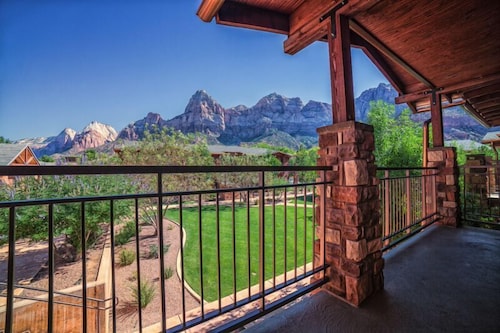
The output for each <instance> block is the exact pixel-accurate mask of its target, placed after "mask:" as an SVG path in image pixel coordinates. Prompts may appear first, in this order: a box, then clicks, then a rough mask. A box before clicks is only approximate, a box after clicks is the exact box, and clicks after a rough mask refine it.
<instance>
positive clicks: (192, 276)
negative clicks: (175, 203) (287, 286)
mask: <svg viewBox="0 0 500 333" xmlns="http://www.w3.org/2000/svg"><path fill="white" fill-rule="evenodd" d="M249 212H250V214H249V219H248V218H247V209H246V207H245V206H240V207H236V209H235V212H234V215H235V218H234V221H235V222H234V234H235V246H234V247H233V218H232V215H233V214H232V208H231V207H230V206H220V209H219V239H220V243H219V244H220V271H221V273H220V276H221V279H220V280H221V281H220V282H221V295H219V292H218V283H217V281H218V269H217V261H218V258H217V223H216V220H217V219H216V208H215V206H205V207H203V208H202V214H201V216H202V218H201V221H202V222H201V229H202V247H201V251H202V253H203V258H202V259H203V286H204V295H203V296H204V298H205V300H207V301H213V300H216V299H217V298H218V297H219V296H220V297H224V296H227V295H229V294H232V293H233V286H234V283H235V281H234V277H233V259H234V258H233V248H234V252H235V256H234V257H235V261H236V290H237V291H238V290H242V289H245V288H247V287H248V286H249V281H248V276H249V274H248V270H249V267H248V262H250V285H255V284H257V283H258V282H259V208H258V207H251V208H250V211H249ZM286 215H287V216H286V247H287V249H286V257H287V263H286V265H287V271H289V270H292V269H293V268H294V265H295V262H297V266H303V265H304V263H307V262H311V260H312V257H313V245H312V243H313V237H314V229H313V221H312V209H311V208H307V209H306V211H305V212H304V207H303V206H302V207H297V210H295V208H294V207H287V209H286ZM304 215H306V216H305V220H306V221H305V223H304ZM198 216H199V213H198V208H197V207H195V208H184V209H183V211H182V220H183V227H184V228H185V230H186V233H187V240H186V245H185V250H184V269H185V274H186V276H185V278H186V280H187V281H188V283H189V284H190V285H191V287H192V288H193V289H194V290H195V291H196V292H197V293H198V294H201V283H200V276H201V273H200V272H201V269H200V267H201V265H200V255H199V253H200V242H199V235H200V230H199V229H200V222H199V218H198ZM264 216H265V239H264V243H265V259H264V262H265V278H266V280H267V279H270V278H272V276H273V270H274V269H275V270H276V275H280V274H283V272H284V267H285V259H284V258H285V256H284V252H285V223H284V221H285V209H284V207H283V206H276V207H275V211H274V214H273V207H270V206H269V207H266V208H265V214H264ZM273 216H274V218H273ZM167 217H168V218H169V219H171V220H173V221H177V222H179V221H180V219H179V210H178V209H169V210H168V212H167ZM273 220H274V221H275V228H273ZM304 224H305V230H304ZM295 228H296V229H297V233H296V234H295ZM274 229H275V235H276V236H275V237H276V243H275V244H276V246H275V248H276V253H275V254H274V253H273V243H274V232H273V231H274ZM304 237H305V242H306V244H305V245H306V246H305V247H304ZM295 238H296V241H297V249H296V250H297V251H295ZM248 239H249V244H250V248H249V247H248ZM304 249H306V252H304ZM248 251H250V260H249V259H248ZM295 253H296V254H295ZM274 257H276V264H275V265H274Z"/></svg>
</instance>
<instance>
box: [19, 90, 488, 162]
mask: <svg viewBox="0 0 500 333" xmlns="http://www.w3.org/2000/svg"><path fill="white" fill-rule="evenodd" d="M396 96H397V92H396V91H395V90H394V89H393V88H392V87H391V86H390V85H388V84H383V83H381V84H379V86H378V87H376V88H372V89H368V90H366V91H364V92H363V93H362V94H361V95H360V96H359V97H358V98H356V100H355V108H356V119H357V120H358V121H361V122H367V120H368V112H369V110H370V103H371V102H373V101H377V100H382V101H384V102H386V103H391V104H393V103H394V98H395V97H396ZM405 107H406V105H397V106H396V111H397V112H396V113H397V114H399V113H400V112H401V111H402V110H403V109H404V108H405ZM428 117H429V113H424V114H418V115H412V119H413V120H414V121H416V122H423V121H424V120H425V119H427V118H428ZM443 118H444V119H443V121H444V128H445V140H448V141H449V140H473V141H480V140H481V138H482V137H483V136H484V135H485V134H486V132H487V130H486V128H484V127H483V126H481V125H480V124H479V123H478V122H476V121H475V120H474V119H473V118H472V117H470V116H469V115H468V114H467V113H466V112H465V111H464V110H462V109H461V108H459V107H455V108H450V109H446V110H445V111H444V114H443ZM331 123H332V112H331V105H330V104H328V103H323V102H317V101H309V102H307V103H305V104H304V102H303V101H302V100H301V99H300V98H298V97H293V98H289V97H285V96H282V95H280V94H277V93H272V94H269V95H267V96H264V97H263V98H261V99H260V100H259V101H258V102H257V103H256V104H255V105H254V106H251V107H247V106H244V105H238V106H235V107H231V108H224V107H223V106H221V105H220V104H219V103H218V102H217V101H216V100H215V99H214V98H212V97H211V96H209V95H208V93H207V92H206V91H204V90H199V91H197V92H195V94H194V95H193V96H192V97H191V99H190V100H189V102H188V103H187V106H186V108H185V110H184V112H183V113H182V114H180V115H178V116H176V117H174V118H172V119H170V120H165V119H163V118H162V117H161V115H159V114H157V113H149V114H147V115H146V117H144V118H143V119H140V120H137V121H134V122H132V123H130V124H129V125H128V126H126V127H125V128H124V129H122V130H121V131H120V133H117V132H116V131H115V130H114V129H113V128H112V127H111V126H109V125H104V124H101V123H98V122H92V123H91V124H89V125H88V126H87V127H85V128H84V129H83V130H82V131H81V132H79V133H77V132H76V131H74V130H72V129H65V130H63V131H62V132H61V133H60V134H59V135H57V136H54V137H50V138H48V139H45V138H37V139H26V140H22V142H23V143H31V144H32V146H33V147H34V148H35V152H36V154H37V155H38V156H43V155H51V154H55V153H69V154H71V153H77V152H79V151H83V150H86V149H89V148H96V147H100V146H102V145H104V144H107V145H108V146H109V145H110V144H112V143H113V142H114V141H115V139H117V138H118V139H120V140H139V139H141V138H143V137H144V133H145V131H156V130H159V129H161V128H164V127H171V128H174V129H177V130H179V131H181V132H183V133H203V134H205V135H206V136H207V138H208V141H209V143H211V144H224V145H238V144H240V143H254V142H265V143H269V144H271V145H275V146H286V147H290V148H292V149H297V148H299V147H300V146H301V145H304V146H306V147H310V146H313V145H315V144H317V140H318V138H317V134H316V129H317V128H318V127H322V126H326V125H328V124H331Z"/></svg>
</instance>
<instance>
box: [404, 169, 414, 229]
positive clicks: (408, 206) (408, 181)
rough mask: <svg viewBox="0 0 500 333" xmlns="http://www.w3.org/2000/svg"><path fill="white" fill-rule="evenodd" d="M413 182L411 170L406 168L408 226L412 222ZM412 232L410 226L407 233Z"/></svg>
mask: <svg viewBox="0 0 500 333" xmlns="http://www.w3.org/2000/svg"><path fill="white" fill-rule="evenodd" d="M411 199H412V198H411V184H410V170H406V225H405V226H406V227H409V226H410V224H411V222H412V221H411V208H412V207H411ZM410 232H411V230H410V228H408V229H407V230H406V233H407V234H409V233H410Z"/></svg>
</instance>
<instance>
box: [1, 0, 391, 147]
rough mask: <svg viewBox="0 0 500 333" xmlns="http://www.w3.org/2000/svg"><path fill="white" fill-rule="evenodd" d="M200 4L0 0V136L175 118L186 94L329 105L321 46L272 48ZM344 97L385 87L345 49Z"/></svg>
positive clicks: (186, 0)
mask: <svg viewBox="0 0 500 333" xmlns="http://www.w3.org/2000/svg"><path fill="white" fill-rule="evenodd" d="M199 3H200V0H168V1H165V0H134V1H132V0H121V1H118V0H113V1H109V0H100V1H91V0H87V1H83V0H21V1H20V0H0V136H4V137H6V138H10V139H12V140H17V139H21V138H26V137H36V136H51V135H57V134H58V133H59V132H60V131H62V130H63V129H64V128H66V127H71V128H73V129H75V130H77V131H80V130H81V129H82V128H83V127H84V126H85V125H87V124H88V123H90V122H91V121H93V120H97V121H100V122H103V123H106V124H109V125H111V126H113V127H115V129H116V130H117V131H120V130H121V129H122V128H123V127H125V126H126V125H127V124H129V123H131V122H133V121H136V120H138V119H142V118H143V117H144V116H145V115H146V114H147V113H148V112H157V113H159V114H161V115H162V117H163V118H165V119H170V118H172V117H174V116H176V115H178V114H181V113H182V112H184V108H185V106H186V104H187V102H188V100H189V98H190V97H191V96H192V95H193V93H194V92H195V91H196V90H199V89H205V90H206V91H207V92H208V93H209V95H211V96H212V97H213V98H215V99H216V100H217V101H218V102H219V103H220V104H221V105H222V106H224V107H231V106H235V105H238V104H244V105H247V106H252V105H254V104H255V103H256V102H257V101H258V100H259V99H260V98H261V97H263V96H265V95H268V94H270V93H272V92H277V93H279V94H282V95H285V96H287V97H300V98H301V99H302V100H303V101H304V102H307V101H309V100H317V101H322V102H328V103H330V101H331V97H330V83H329V65H328V54H327V45H326V44H325V43H315V44H313V45H311V46H309V47H308V48H307V49H305V50H303V51H301V52H299V53H298V54H297V55H294V56H289V55H287V54H285V53H284V52H283V41H284V40H285V39H286V36H283V35H276V34H271V33H265V32H259V31H252V30H246V29H237V28H231V27H226V26H221V25H217V24H215V23H214V22H212V23H210V24H207V23H204V22H202V21H201V20H200V19H199V18H198V17H197V16H196V10H197V8H198V5H199ZM353 66H354V69H353V70H354V85H355V87H354V88H355V95H356V96H358V95H359V94H360V93H361V92H362V91H363V90H365V89H368V88H371V87H375V86H377V84H378V83H379V82H386V80H385V79H384V77H383V76H382V75H381V74H380V73H379V72H378V70H377V69H376V68H375V67H374V66H373V65H372V64H371V62H370V61H369V60H368V58H366V57H365V56H364V54H363V53H362V52H361V51H359V50H353Z"/></svg>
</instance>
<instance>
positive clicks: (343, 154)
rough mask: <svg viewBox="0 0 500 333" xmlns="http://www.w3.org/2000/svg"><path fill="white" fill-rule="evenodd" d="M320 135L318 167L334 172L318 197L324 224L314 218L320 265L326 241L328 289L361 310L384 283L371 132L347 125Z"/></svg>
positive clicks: (351, 123)
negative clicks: (320, 196)
mask: <svg viewBox="0 0 500 333" xmlns="http://www.w3.org/2000/svg"><path fill="white" fill-rule="evenodd" d="M318 134H319V147H320V150H319V159H318V165H320V166H331V167H332V169H331V171H328V172H327V175H326V178H327V180H329V181H332V182H333V184H332V185H328V186H327V188H326V191H324V195H325V196H326V197H325V198H318V202H319V203H320V205H323V203H324V207H321V210H320V211H321V212H324V213H325V214H324V216H325V219H324V220H323V215H322V214H316V215H317V224H318V225H319V227H318V238H319V239H318V241H317V242H318V244H317V246H316V247H315V251H316V255H315V258H316V260H318V261H319V260H322V258H323V254H322V253H320V252H321V250H322V249H323V246H320V245H319V244H321V242H323V241H324V242H325V243H324V248H325V262H326V264H328V265H329V268H328V270H327V272H326V274H327V277H328V279H329V282H328V283H327V284H326V288H327V289H328V290H329V291H330V292H332V293H333V294H335V295H337V296H339V297H341V298H343V299H345V300H346V301H347V302H349V303H351V304H353V305H356V306H357V305H359V304H361V302H363V300H365V299H366V298H367V297H368V296H370V295H371V294H373V293H374V292H375V291H377V290H379V289H382V288H383V284H384V281H383V272H382V269H383V266H384V261H383V259H382V252H381V248H382V241H381V236H382V227H381V225H380V223H379V215H380V213H379V206H380V200H379V191H378V180H377V177H376V166H375V158H374V155H373V151H374V149H375V145H374V137H373V127H372V126H369V125H365V124H361V123H356V122H354V121H348V122H343V123H338V124H334V125H331V126H327V127H322V128H319V129H318ZM323 223H324V231H323V228H322V227H323ZM320 230H321V231H320ZM323 238H324V239H323Z"/></svg>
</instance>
